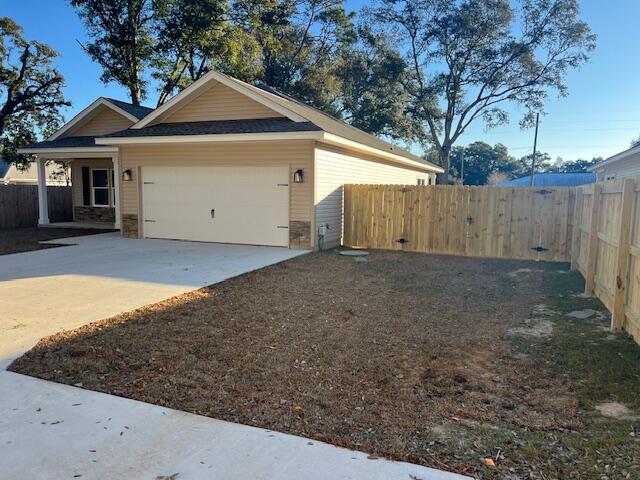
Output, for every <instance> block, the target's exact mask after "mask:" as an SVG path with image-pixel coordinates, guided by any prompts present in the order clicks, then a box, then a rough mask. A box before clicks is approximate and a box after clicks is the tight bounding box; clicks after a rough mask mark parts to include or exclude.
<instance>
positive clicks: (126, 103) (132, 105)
mask: <svg viewBox="0 0 640 480" xmlns="http://www.w3.org/2000/svg"><path fill="white" fill-rule="evenodd" d="M101 98H104V99H105V100H109V101H110V102H116V103H124V104H125V105H129V106H131V107H136V108H144V109H147V110H151V111H153V110H155V108H153V107H147V106H146V105H135V104H133V103H131V102H125V101H124V100H119V99H117V98H113V97H101Z"/></svg>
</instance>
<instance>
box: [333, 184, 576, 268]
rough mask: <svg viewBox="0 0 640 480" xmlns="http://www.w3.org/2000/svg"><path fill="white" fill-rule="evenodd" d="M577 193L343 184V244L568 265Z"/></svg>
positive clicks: (464, 187)
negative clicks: (544, 261)
mask: <svg viewBox="0 0 640 480" xmlns="http://www.w3.org/2000/svg"><path fill="white" fill-rule="evenodd" d="M574 199H575V190H574V189H570V188H540V187H535V188H509V187H467V186H441V185H428V186H402V185H346V186H345V188H344V208H345V212H344V215H345V222H344V244H345V245H348V246H352V247H364V248H383V249H393V250H405V251H410V252H425V253H444V254H452V255H465V256H477V257H496V258H521V259H534V260H552V261H569V259H570V247H571V238H572V237H571V223H572V218H571V217H572V212H573V203H574Z"/></svg>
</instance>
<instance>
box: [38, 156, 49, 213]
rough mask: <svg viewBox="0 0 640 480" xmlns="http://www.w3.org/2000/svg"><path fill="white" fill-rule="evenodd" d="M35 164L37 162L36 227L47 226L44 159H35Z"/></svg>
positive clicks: (47, 211) (47, 205)
mask: <svg viewBox="0 0 640 480" xmlns="http://www.w3.org/2000/svg"><path fill="white" fill-rule="evenodd" d="M36 162H38V213H39V218H38V225H49V204H48V203H47V169H46V160H45V159H44V158H40V157H36Z"/></svg>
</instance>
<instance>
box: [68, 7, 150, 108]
mask: <svg viewBox="0 0 640 480" xmlns="http://www.w3.org/2000/svg"><path fill="white" fill-rule="evenodd" d="M71 5H72V6H73V7H75V8H76V10H77V12H78V14H79V15H80V18H82V20H83V21H84V23H85V26H86V27H87V31H88V34H89V37H90V38H91V41H90V42H89V43H87V44H82V43H81V44H80V45H81V46H82V48H83V49H84V50H85V51H86V52H87V53H88V54H89V56H91V58H92V59H93V60H94V61H96V62H97V63H98V64H100V66H101V67H102V76H101V79H102V81H103V82H104V83H108V82H111V81H113V82H116V83H118V84H119V85H122V86H123V87H125V88H126V89H127V90H128V92H129V97H130V98H131V102H132V103H133V104H134V105H140V102H141V101H142V100H143V99H144V98H145V97H146V95H147V81H146V80H145V78H144V75H143V72H144V71H145V68H146V67H147V66H148V64H149V62H150V60H151V53H152V44H153V39H152V35H151V21H152V19H153V10H152V8H151V0H109V1H104V0H71Z"/></svg>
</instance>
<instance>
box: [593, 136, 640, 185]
mask: <svg viewBox="0 0 640 480" xmlns="http://www.w3.org/2000/svg"><path fill="white" fill-rule="evenodd" d="M589 171H591V172H595V173H596V175H597V176H598V181H599V182H600V181H603V180H613V179H615V178H620V177H633V176H638V175H640V145H638V146H636V147H632V148H629V149H628V150H625V151H624V152H620V153H617V154H616V155H614V156H612V157H609V158H607V159H606V160H603V161H602V162H600V163H598V164H597V165H594V166H593V167H591V168H589Z"/></svg>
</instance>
